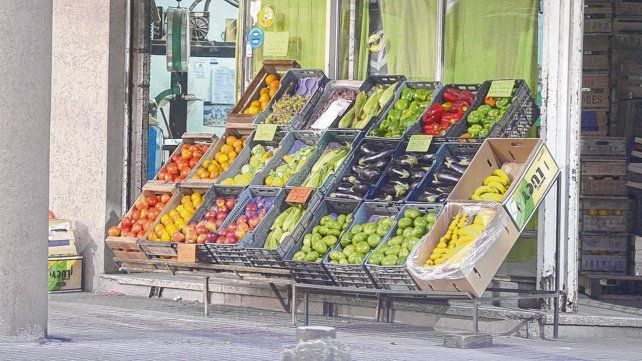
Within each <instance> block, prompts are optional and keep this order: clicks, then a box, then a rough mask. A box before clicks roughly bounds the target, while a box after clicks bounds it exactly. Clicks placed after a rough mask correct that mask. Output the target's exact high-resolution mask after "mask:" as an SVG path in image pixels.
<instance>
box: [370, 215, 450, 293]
mask: <svg viewBox="0 0 642 361" xmlns="http://www.w3.org/2000/svg"><path fill="white" fill-rule="evenodd" d="M442 207H443V206H442V205H441V204H406V205H405V206H404V207H403V208H401V210H400V211H399V213H398V214H397V216H396V217H395V223H394V224H393V226H392V229H391V232H390V234H389V235H388V237H386V238H385V239H384V240H383V241H381V244H379V246H377V248H376V249H375V250H377V249H379V248H381V247H383V245H385V244H386V243H388V240H389V239H390V237H391V236H392V235H393V234H395V232H396V231H397V222H399V219H401V217H403V213H404V212H405V211H406V209H408V208H414V209H417V210H418V211H420V212H422V213H428V212H434V213H435V215H436V216H437V215H438V214H439V212H440V211H441V209H442ZM368 259H370V256H368V258H366V262H365V266H366V268H367V269H368V272H370V275H371V276H372V278H373V279H374V281H375V284H376V285H377V288H383V289H387V290H410V291H420V290H421V288H420V287H419V286H418V285H417V282H415V280H414V279H413V278H412V276H411V275H410V273H409V272H408V269H407V268H406V265H403V266H377V265H370V264H368Z"/></svg>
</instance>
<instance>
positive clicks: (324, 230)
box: [319, 226, 329, 236]
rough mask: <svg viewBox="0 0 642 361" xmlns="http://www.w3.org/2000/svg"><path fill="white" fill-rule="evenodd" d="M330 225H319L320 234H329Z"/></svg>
mask: <svg viewBox="0 0 642 361" xmlns="http://www.w3.org/2000/svg"><path fill="white" fill-rule="evenodd" d="M328 230H329V229H328V227H326V226H321V227H319V234H320V235H322V236H327V235H328Z"/></svg>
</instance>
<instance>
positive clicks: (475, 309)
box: [473, 300, 479, 335]
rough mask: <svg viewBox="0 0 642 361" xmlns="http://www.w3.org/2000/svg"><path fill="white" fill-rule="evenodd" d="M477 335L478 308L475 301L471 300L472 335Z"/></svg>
mask: <svg viewBox="0 0 642 361" xmlns="http://www.w3.org/2000/svg"><path fill="white" fill-rule="evenodd" d="M477 333H479V308H478V307H477V300H473V334H475V335H476V334H477Z"/></svg>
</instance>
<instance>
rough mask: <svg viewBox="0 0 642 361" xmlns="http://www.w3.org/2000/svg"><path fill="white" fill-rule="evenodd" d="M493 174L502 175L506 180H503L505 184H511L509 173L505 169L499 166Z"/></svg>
mask: <svg viewBox="0 0 642 361" xmlns="http://www.w3.org/2000/svg"><path fill="white" fill-rule="evenodd" d="M493 174H494V175H496V176H498V177H500V178H502V179H503V180H504V181H503V182H502V184H504V185H509V184H510V178H509V177H508V174H506V172H504V171H503V170H501V169H499V168H497V169H495V170H494V171H493Z"/></svg>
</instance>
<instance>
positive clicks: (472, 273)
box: [410, 203, 519, 297]
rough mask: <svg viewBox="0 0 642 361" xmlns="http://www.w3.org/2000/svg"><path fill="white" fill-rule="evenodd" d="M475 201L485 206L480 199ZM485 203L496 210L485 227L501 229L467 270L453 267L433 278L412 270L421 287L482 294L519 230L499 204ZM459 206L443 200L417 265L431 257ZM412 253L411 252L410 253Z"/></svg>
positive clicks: (420, 249)
mask: <svg viewBox="0 0 642 361" xmlns="http://www.w3.org/2000/svg"><path fill="white" fill-rule="evenodd" d="M476 205H480V206H485V205H483V204H480V203H476ZM485 207H492V208H495V209H496V210H497V213H495V217H494V218H493V219H492V220H491V221H490V223H489V225H488V227H487V228H490V227H494V228H498V229H501V231H500V232H499V233H498V234H496V235H495V237H493V238H489V239H486V240H485V241H484V242H493V244H492V245H490V247H488V248H487V249H486V251H485V252H484V253H483V255H481V257H479V258H478V259H477V261H476V262H474V264H473V265H472V269H470V270H456V271H455V273H454V274H450V275H449V276H448V278H443V279H435V280H422V279H420V278H419V277H417V275H415V274H414V272H412V271H410V274H411V275H412V277H413V278H414V280H415V281H416V282H417V285H419V287H420V288H421V289H422V290H424V291H446V292H458V291H459V292H462V291H463V292H469V293H470V294H471V295H473V296H475V297H481V296H482V294H483V293H484V291H485V290H486V288H487V287H488V285H489V284H490V281H491V280H492V279H493V277H494V276H495V274H496V273H497V270H499V267H500V266H501V264H502V263H503V262H504V259H505V258H506V256H507V255H508V253H509V252H510V250H511V248H513V245H514V244H515V242H516V241H517V238H519V231H518V230H517V228H515V225H514V224H513V222H512V221H511V219H510V217H509V216H508V215H507V214H506V212H505V211H504V209H503V208H502V207H499V206H497V205H496V204H495V205H494V206H493V205H492V204H488V205H486V206H485ZM461 209H462V205H461V204H457V203H452V204H446V206H445V207H444V208H443V209H442V211H441V212H440V213H439V216H438V217H437V220H436V221H435V225H434V226H433V228H432V230H431V231H430V232H429V233H428V235H427V236H426V237H425V238H424V239H423V240H422V242H421V243H420V244H419V246H418V247H417V248H416V250H413V253H414V252H417V253H416V254H417V258H416V262H417V266H418V267H420V266H422V265H423V264H424V263H425V262H426V260H427V259H428V258H429V257H430V254H431V253H432V250H433V249H434V248H435V247H436V246H437V243H439V239H440V238H441V237H442V236H443V235H444V234H445V233H446V231H447V230H448V226H449V225H450V222H451V221H452V219H453V218H454V217H455V215H456V214H457V213H458V212H459V211H460V210H461ZM411 256H412V253H411Z"/></svg>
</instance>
